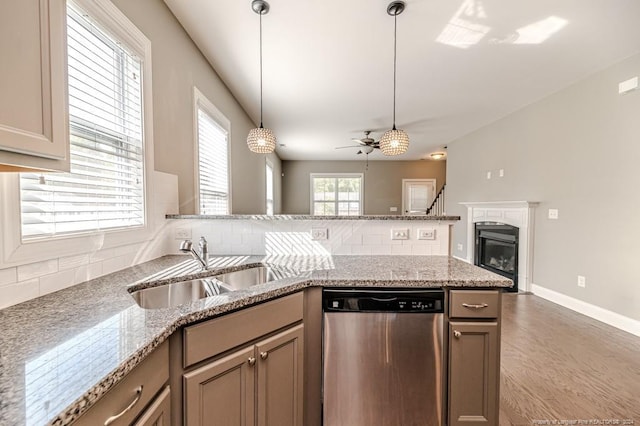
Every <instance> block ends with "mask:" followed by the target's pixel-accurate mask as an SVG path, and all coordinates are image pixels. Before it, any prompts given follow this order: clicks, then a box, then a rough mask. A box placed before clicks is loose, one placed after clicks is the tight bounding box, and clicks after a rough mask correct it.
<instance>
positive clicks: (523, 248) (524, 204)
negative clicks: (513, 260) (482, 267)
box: [460, 201, 539, 291]
mask: <svg viewBox="0 0 640 426" xmlns="http://www.w3.org/2000/svg"><path fill="white" fill-rule="evenodd" d="M460 204H462V205H464V206H466V207H467V262H469V263H473V257H474V253H473V250H474V247H475V242H474V236H475V232H474V231H475V224H476V223H477V222H498V223H505V224H507V225H511V226H516V227H518V228H519V230H520V235H519V242H518V258H519V259H518V285H519V287H520V289H521V290H523V291H531V280H532V274H533V231H534V219H535V214H534V209H535V208H536V207H537V206H538V204H539V203H538V202H533V201H469V202H463V203H460Z"/></svg>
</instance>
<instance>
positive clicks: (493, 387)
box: [449, 322, 500, 426]
mask: <svg viewBox="0 0 640 426" xmlns="http://www.w3.org/2000/svg"><path fill="white" fill-rule="evenodd" d="M499 357H500V353H499V351H498V324H497V323H495V322H476V323H473V322H451V323H450V324H449V425H451V426H456V425H465V426H473V425H485V426H487V425H489V426H491V425H497V424H498V417H497V416H498V403H499V401H498V400H497V398H498V386H499V383H500V368H499V366H500V358H499Z"/></svg>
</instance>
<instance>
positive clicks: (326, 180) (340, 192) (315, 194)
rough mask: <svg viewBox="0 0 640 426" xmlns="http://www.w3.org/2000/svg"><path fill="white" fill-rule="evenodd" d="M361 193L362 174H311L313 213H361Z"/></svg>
mask: <svg viewBox="0 0 640 426" xmlns="http://www.w3.org/2000/svg"><path fill="white" fill-rule="evenodd" d="M362 194H363V189H362V174H359V173H353V174H341V175H335V174H315V173H312V174H311V212H312V214H313V215H318V216H358V215H361V214H362Z"/></svg>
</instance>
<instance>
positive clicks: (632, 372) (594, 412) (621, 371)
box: [500, 294, 640, 426]
mask: <svg viewBox="0 0 640 426" xmlns="http://www.w3.org/2000/svg"><path fill="white" fill-rule="evenodd" d="M501 363H502V374H501V383H500V394H501V400H500V426H507V425H533V424H578V425H580V424H620V425H623V424H627V425H629V424H635V425H639V426H640V337H636V336H634V335H632V334H629V333H625V332H623V331H620V330H618V329H616V328H613V327H611V326H608V325H606V324H603V323H601V322H598V321H595V320H593V319H591V318H588V317H586V316H584V315H581V314H578V313H576V312H573V311H571V310H569V309H566V308H563V307H561V306H558V305H556V304H554V303H551V302H548V301H546V300H544V299H541V298H539V297H537V296H533V295H513V294H505V295H504V297H503V322H502V358H501ZM547 420H549V423H541V422H539V421H547ZM590 420H591V421H594V420H597V421H600V423H593V422H592V423H588V422H589V421H590ZM609 420H612V422H607V421H609ZM625 420H628V422H626V423H625V422H624V421H625ZM554 421H556V423H553V422H554ZM563 421H564V422H563ZM571 421H576V422H575V423H572V422H571ZM616 421H617V422H619V423H616Z"/></svg>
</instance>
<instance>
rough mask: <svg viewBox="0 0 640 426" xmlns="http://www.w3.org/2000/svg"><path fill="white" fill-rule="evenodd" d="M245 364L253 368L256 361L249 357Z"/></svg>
mask: <svg viewBox="0 0 640 426" xmlns="http://www.w3.org/2000/svg"><path fill="white" fill-rule="evenodd" d="M247 362H248V363H249V365H250V366H252V367H253V366H254V365H256V359H255V358H254V357H250V358H249V359H248V360H247Z"/></svg>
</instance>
